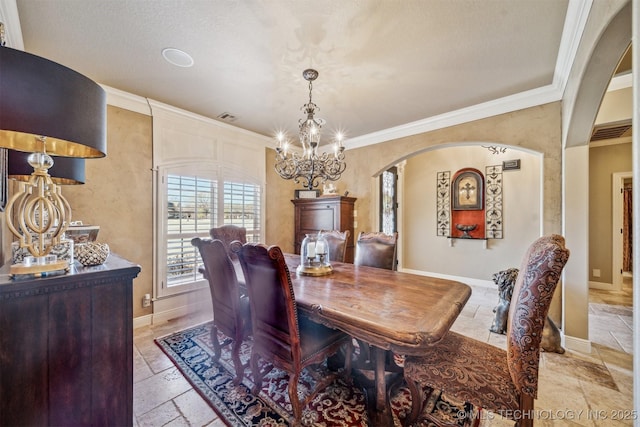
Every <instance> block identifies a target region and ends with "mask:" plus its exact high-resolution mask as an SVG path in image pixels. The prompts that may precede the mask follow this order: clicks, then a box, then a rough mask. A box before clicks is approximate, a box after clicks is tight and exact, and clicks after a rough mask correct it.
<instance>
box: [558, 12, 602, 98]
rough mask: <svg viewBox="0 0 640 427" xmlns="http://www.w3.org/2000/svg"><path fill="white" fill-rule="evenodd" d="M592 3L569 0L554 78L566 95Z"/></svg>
mask: <svg viewBox="0 0 640 427" xmlns="http://www.w3.org/2000/svg"><path fill="white" fill-rule="evenodd" d="M592 3H593V0H569V5H568V6H567V15H566V16H565V18H564V25H563V27H562V37H561V39H560V47H559V48H558V56H557V58H558V59H557V60H556V69H555V73H554V76H553V86H554V87H556V88H558V89H559V91H560V93H564V90H565V88H566V86H567V81H568V80H569V74H570V73H571V67H572V66H573V61H574V60H575V58H576V54H577V52H578V46H579V45H580V40H581V39H582V34H583V33H584V28H585V26H586V25H587V20H588V18H589V12H590V11H591V5H592Z"/></svg>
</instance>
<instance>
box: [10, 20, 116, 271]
mask: <svg viewBox="0 0 640 427" xmlns="http://www.w3.org/2000/svg"><path fill="white" fill-rule="evenodd" d="M0 32H1V30H0ZM0 44H1V45H2V46H0V147H4V148H9V149H12V150H16V151H21V152H26V153H31V154H29V155H28V156H27V160H28V163H29V164H30V165H31V167H32V168H33V171H32V172H31V174H30V176H29V178H28V180H27V181H24V182H21V183H20V188H19V189H18V191H16V192H15V194H13V195H12V196H11V198H10V199H9V201H8V202H7V207H6V217H7V226H8V228H9V230H10V231H11V232H12V233H13V234H14V235H15V236H16V238H17V241H18V244H19V246H20V247H21V248H26V249H28V251H29V252H30V253H31V255H33V259H30V260H29V262H25V263H21V264H14V265H12V266H11V269H10V273H11V274H12V275H18V274H40V273H43V272H47V271H60V270H67V269H68V268H69V265H68V261H66V260H65V261H58V260H57V259H55V258H53V257H51V256H49V253H50V251H51V248H52V247H54V246H56V245H58V244H59V243H60V239H61V238H63V236H64V232H65V230H66V229H67V227H68V226H69V222H70V220H71V208H70V206H69V203H68V202H67V201H66V199H65V198H64V197H63V196H62V193H61V191H60V187H59V186H58V185H57V184H55V183H54V181H53V180H52V178H51V175H50V174H49V170H50V168H51V167H53V164H54V162H53V158H52V157H51V155H55V156H61V157H79V158H92V157H104V156H105V155H106V145H107V140H106V109H107V105H106V94H105V92H104V90H103V89H102V88H101V87H100V85H98V84H97V83H95V82H94V81H92V80H91V79H89V78H87V77H85V76H83V75H82V74H79V73H77V72H76V71H73V70H71V69H69V68H67V67H64V66H62V65H60V64H58V63H55V62H53V61H50V60H48V59H45V58H42V57H39V56H36V55H32V54H30V53H27V52H23V51H20V50H16V49H12V48H9V47H5V46H4V42H2V43H0Z"/></svg>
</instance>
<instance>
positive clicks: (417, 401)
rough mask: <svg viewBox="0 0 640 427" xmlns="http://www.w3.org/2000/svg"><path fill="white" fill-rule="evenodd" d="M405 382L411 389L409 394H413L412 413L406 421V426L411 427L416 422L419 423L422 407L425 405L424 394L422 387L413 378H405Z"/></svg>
mask: <svg viewBox="0 0 640 427" xmlns="http://www.w3.org/2000/svg"><path fill="white" fill-rule="evenodd" d="M405 381H406V383H407V387H408V388H409V392H410V393H411V412H410V413H409V415H408V416H407V418H406V419H405V422H404V425H405V426H411V425H413V424H414V423H415V422H416V421H418V417H419V416H420V413H421V412H422V405H423V404H424V393H423V392H422V386H420V384H417V383H416V382H415V381H413V380H412V379H411V378H407V377H405Z"/></svg>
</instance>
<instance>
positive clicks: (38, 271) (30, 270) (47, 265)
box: [9, 257, 69, 277]
mask: <svg viewBox="0 0 640 427" xmlns="http://www.w3.org/2000/svg"><path fill="white" fill-rule="evenodd" d="M40 258H46V257H40ZM68 270H69V261H67V260H66V259H65V260H59V261H58V260H55V261H46V260H38V261H36V262H33V261H31V262H28V261H25V262H21V263H18V264H13V265H12V266H11V267H10V269H9V274H11V276H20V275H27V274H28V275H35V276H43V277H44V276H46V275H47V274H46V273H53V272H59V271H64V272H66V271H68Z"/></svg>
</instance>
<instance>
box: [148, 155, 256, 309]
mask: <svg viewBox="0 0 640 427" xmlns="http://www.w3.org/2000/svg"><path fill="white" fill-rule="evenodd" d="M219 175H221V173H219V171H217V170H212V169H207V168H202V169H198V168H197V167H189V168H185V167H181V168H180V167H178V168H167V169H166V170H165V171H164V173H163V174H161V189H162V190H161V192H162V198H163V203H161V204H160V206H166V210H165V211H164V212H163V213H161V223H162V226H161V230H162V233H161V236H162V237H161V238H160V245H159V246H158V247H159V251H158V252H159V255H158V261H159V262H158V264H159V265H158V274H159V277H160V278H161V279H160V280H159V281H158V283H159V286H158V296H160V297H162V296H167V295H173V294H177V293H181V292H185V291H189V290H193V289H198V288H200V287H203V286H206V282H205V281H204V278H203V277H202V275H201V274H200V273H199V272H198V268H199V266H200V265H201V260H200V254H199V253H198V250H197V248H195V247H194V246H192V245H191V239H193V238H194V237H201V238H207V237H209V229H211V228H212V227H215V226H219V225H223V224H234V225H238V226H242V227H245V228H246V229H247V241H256V242H257V241H260V238H261V231H262V230H261V225H260V224H261V215H260V213H261V211H262V207H261V201H262V199H261V186H260V185H258V184H255V183H251V182H242V180H231V179H229V180H224V179H222V180H221V179H218V176H219Z"/></svg>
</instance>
